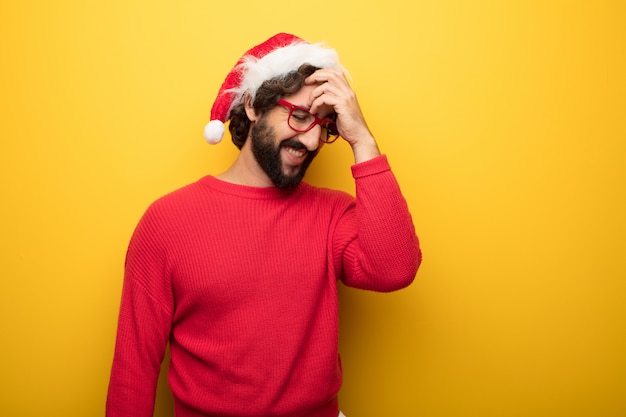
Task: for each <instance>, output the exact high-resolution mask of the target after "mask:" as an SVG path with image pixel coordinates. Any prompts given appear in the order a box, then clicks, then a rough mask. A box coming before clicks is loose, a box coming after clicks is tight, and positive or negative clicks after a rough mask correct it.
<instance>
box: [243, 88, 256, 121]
mask: <svg viewBox="0 0 626 417" xmlns="http://www.w3.org/2000/svg"><path fill="white" fill-rule="evenodd" d="M243 107H244V109H245V110H246V116H248V119H250V121H251V122H256V121H257V119H258V118H259V117H258V115H257V114H256V111H255V110H254V107H252V96H251V95H250V93H246V95H245V96H244V98H243Z"/></svg>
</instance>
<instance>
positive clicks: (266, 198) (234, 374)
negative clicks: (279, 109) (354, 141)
mask: <svg viewBox="0 0 626 417" xmlns="http://www.w3.org/2000/svg"><path fill="white" fill-rule="evenodd" d="M352 172H353V176H354V177H355V179H356V196H357V197H356V203H355V199H354V198H353V197H352V196H350V195H348V194H346V193H343V192H339V191H333V190H329V189H322V188H316V187H313V186H311V185H308V184H306V183H302V184H301V185H300V186H299V187H298V188H297V189H296V190H294V191H292V192H286V191H281V190H278V189H276V188H253V187H246V186H241V185H235V184H230V183H226V182H223V181H220V180H218V179H216V178H214V177H210V176H209V177H205V178H202V179H201V180H199V181H198V182H196V183H193V184H190V185H188V186H186V187H184V188H182V189H179V190H177V191H175V192H173V193H171V194H168V195H166V196H165V197H163V198H161V199H159V200H157V201H156V202H155V203H153V204H152V205H151V206H150V207H149V209H148V210H147V211H146V213H145V214H144V216H143V217H142V219H141V221H140V222H139V224H138V226H137V228H136V230H135V233H134V235H133V237H132V239H131V242H130V245H129V248H128V254H127V259H126V272H125V278H124V288H123V294H122V302H121V308H120V316H119V324H118V334H117V342H116V349H115V357H114V362H113V368H112V372H111V380H110V384H109V393H108V399H107V416H108V417H144V416H145V417H148V416H152V414H153V409H154V401H155V392H156V384H157V380H158V373H159V370H160V363H161V361H162V359H163V356H164V353H165V348H166V345H167V342H168V341H169V342H170V350H171V364H170V367H169V383H170V386H171V388H172V392H173V394H174V398H175V408H176V416H177V417H200V416H205V417H206V416H211V417H213V416H237V417H246V416H250V417H253V416H254V417H261V416H262V417H271V416H275V417H278V416H284V417H336V416H337V414H338V404H337V392H338V391H339V388H340V385H341V379H342V373H341V365H340V361H339V354H338V329H339V321H338V310H339V309H338V299H337V288H336V285H337V280H342V281H343V282H344V283H345V284H346V285H348V286H352V287H357V288H363V289H369V290H374V291H393V290H397V289H400V288H403V287H405V286H407V285H409V284H410V283H411V282H412V280H413V278H414V276H415V274H416V272H417V268H418V266H419V263H420V260H421V254H420V251H419V245H418V240H417V237H416V235H415V230H414V228H413V223H412V221H411V216H410V214H409V212H408V209H407V205H406V202H405V200H404V198H403V197H402V195H401V193H400V189H399V187H398V184H397V182H396V180H395V178H394V176H393V174H392V173H391V170H390V169H389V165H388V163H387V159H386V157H385V156H381V157H378V158H375V159H373V160H370V161H367V162H365V163H362V164H358V165H354V166H353V167H352Z"/></svg>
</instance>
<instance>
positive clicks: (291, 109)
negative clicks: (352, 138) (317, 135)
mask: <svg viewBox="0 0 626 417" xmlns="http://www.w3.org/2000/svg"><path fill="white" fill-rule="evenodd" d="M278 105H279V106H282V107H286V108H287V109H289V116H288V117H287V125H288V126H289V128H291V130H293V131H296V132H299V133H305V132H308V131H309V130H311V129H313V128H314V127H315V126H317V125H320V126H321V127H322V128H325V129H326V138H325V139H322V142H324V143H333V142H334V141H336V140H337V138H339V133H337V135H333V136H334V139H332V140H329V139H328V137H329V134H328V132H329V131H330V129H329V128H328V125H330V124H332V125H334V126H335V129H334V130H335V131H337V132H338V130H337V122H335V121H334V120H333V119H328V118H321V117H317V116H316V115H314V114H313V113H311V112H310V111H309V109H307V108H305V107H302V106H298V105H296V104H293V103H290V102H288V101H287V100H284V99H280V100H278ZM294 110H301V111H303V112H306V113H308V114H310V115H311V116H313V117H314V120H313V123H311V125H310V126H309V127H307V128H306V129H296V128H294V127H293V126H291V123H290V122H289V121H290V120H291V116H292V115H293V112H294Z"/></svg>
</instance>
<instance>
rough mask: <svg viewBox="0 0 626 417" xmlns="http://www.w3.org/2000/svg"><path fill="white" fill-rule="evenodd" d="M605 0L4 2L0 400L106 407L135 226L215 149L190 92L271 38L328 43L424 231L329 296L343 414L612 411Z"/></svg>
mask: <svg viewBox="0 0 626 417" xmlns="http://www.w3.org/2000/svg"><path fill="white" fill-rule="evenodd" d="M625 4H626V3H625V2H621V1H511V2H505V1H452V0H448V1H437V2H430V1H428V2H426V1H419V0H418V1H413V0H404V1H403V0H387V1H371V0H369V1H368V0H355V1H334V2H322V3H315V2H313V3H311V2H278V3H276V2H270V3H267V2H260V1H249V0H241V1H239V2H237V3H236V4H235V3H232V2H226V1H223V2H213V1H205V0H194V1H192V0H188V1H180V2H174V1H172V2H166V1H132V0H130V1H129V0H109V1H106V2H105V1H98V2H95V1H88V0H81V1H78V0H77V1H67V0H65V1H63V0H59V1H43V0H39V1H36V0H31V1H27V0H24V1H13V2H4V3H3V5H2V6H1V8H0V10H1V12H0V16H1V17H0V45H1V59H2V62H1V66H0V96H1V107H0V118H1V123H0V140H1V152H0V178H1V181H2V184H1V186H2V188H1V193H2V204H1V205H0V236H1V244H2V247H1V248H0V249H1V250H0V256H1V258H0V268H1V271H2V272H1V273H2V278H1V284H0V285H1V288H0V314H1V317H2V324H1V327H0V334H1V335H2V336H1V337H2V341H1V343H0V358H1V359H2V367H1V368H2V370H1V372H0V375H1V380H0V384H1V385H0V415H2V416H7V417H14V416H29V417H30V416H37V417H40V416H63V417H74V416H75V417H85V416H97V415H103V408H104V401H105V395H106V388H107V383H108V374H109V369H110V362H111V358H112V352H113V343H114V338H115V327H116V320H117V308H118V303H119V297H120V290H121V283H122V266H123V259H124V253H125V250H126V244H127V242H128V239H129V237H130V234H131V233H132V230H133V228H134V226H135V224H136V222H137V220H138V219H139V217H140V216H141V214H142V212H143V211H144V209H145V208H146V207H147V205H148V204H149V203H150V202H151V201H153V200H154V199H155V198H157V197H159V196H160V195H162V194H164V193H166V192H168V191H171V190H172V189H174V188H177V187H179V186H182V185H184V184H186V183H188V182H191V181H194V180H196V179H197V178H199V177H200V176H202V175H205V174H216V173H219V172H221V171H222V170H223V169H224V168H225V167H227V166H228V165H229V164H230V162H231V161H232V160H233V158H234V157H235V155H236V152H237V151H236V149H235V147H234V146H233V145H232V144H231V143H230V141H229V140H226V141H224V142H223V143H221V144H220V145H218V146H214V147H210V146H208V145H206V144H205V143H204V140H203V138H202V129H203V127H204V124H205V123H206V122H207V121H208V116H209V109H210V105H211V103H212V101H213V99H214V97H215V93H216V91H217V89H218V88H219V86H220V84H221V82H222V80H223V78H224V77H225V75H226V73H227V72H228V70H229V69H230V68H231V67H232V65H233V64H234V63H235V61H236V60H237V59H238V58H239V56H240V55H241V53H243V52H244V51H245V50H246V49H248V48H249V47H251V46H253V45H254V44H256V43H258V42H260V41H262V40H264V39H266V38H267V37H269V36H270V35H273V34H274V33H276V32H278V31H287V32H292V33H296V34H298V35H300V36H301V37H304V38H306V39H309V40H312V41H326V42H328V43H329V44H330V45H332V46H334V47H335V48H336V49H337V50H338V51H339V53H340V54H341V56H342V60H343V62H344V64H345V65H346V67H347V68H349V70H350V72H351V75H352V78H353V82H352V83H353V86H354V88H355V89H356V91H357V94H358V96H359V99H360V102H361V104H362V107H363V110H364V112H365V114H366V116H367V118H368V121H369V124H370V127H371V129H372V130H373V131H374V133H375V135H376V137H377V138H378V140H379V144H380V147H381V148H382V150H383V151H384V152H385V153H387V154H388V156H389V159H390V161H391V163H392V165H393V167H394V169H395V173H396V175H397V177H398V179H399V181H400V183H401V185H402V186H403V190H404V192H405V194H406V197H407V199H408V202H409V206H410V208H411V211H412V213H413V215H414V220H415V224H416V227H417V230H418V232H419V235H420V237H421V240H422V244H423V250H424V264H423V267H422V269H421V270H420V272H419V274H418V279H417V280H416V282H415V283H414V285H412V286H411V287H410V288H408V289H406V290H403V291H400V292H398V293H393V294H384V295H382V294H373V293H367V292H359V291H355V290H349V289H344V288H342V289H341V296H342V314H343V322H342V329H341V330H342V335H341V336H342V339H341V341H342V352H343V358H344V362H343V363H344V368H345V384H344V388H343V390H342V392H341V402H342V408H343V410H344V412H345V413H346V414H347V415H348V417H379V416H409V417H410V416H425V417H440V416H468V417H470V416H472V417H473V416H476V417H479V416H480V417H485V416H493V417H496V416H520V417H521V416H569V417H573V416H606V417H609V416H611V417H613V416H624V415H626V395H624V394H625V393H626V335H625V329H626V306H625V300H624V299H625V297H624V296H625V295H626V284H625V278H626V262H625V259H624V258H625V255H626V253H625V252H626V251H625V247H626V245H625V244H624V236H625V235H626V222H625V220H624V213H625V209H626V204H625V203H626V198H625V190H626V186H625V179H626V118H625V116H626V81H625V75H626V29H624V27H625V26H624V22H625V21H626V6H625ZM350 163H351V155H350V152H349V149H348V147H347V146H346V145H345V143H338V144H334V145H331V146H328V147H326V148H325V149H324V150H323V153H322V155H321V156H320V157H319V158H318V160H317V162H316V164H314V166H313V167H312V169H311V171H310V174H309V176H308V179H309V181H310V182H313V183H315V184H319V185H324V186H331V187H335V188H341V189H344V190H347V191H350V192H352V190H353V186H352V181H351V177H350V173H349V165H350ZM216 215H219V214H216ZM170 410H171V398H170V394H169V392H168V391H167V389H166V388H165V387H163V386H162V387H161V388H160V389H159V399H158V401H157V412H156V415H157V416H159V417H165V416H171V411H170Z"/></svg>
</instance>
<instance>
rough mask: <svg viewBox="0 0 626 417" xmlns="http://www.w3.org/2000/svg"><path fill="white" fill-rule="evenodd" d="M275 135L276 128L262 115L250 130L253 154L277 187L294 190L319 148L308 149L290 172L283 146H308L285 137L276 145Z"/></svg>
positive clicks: (302, 147)
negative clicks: (282, 153) (284, 163)
mask: <svg viewBox="0 0 626 417" xmlns="http://www.w3.org/2000/svg"><path fill="white" fill-rule="evenodd" d="M275 137H276V134H275V132H274V128H272V127H271V126H269V125H268V124H267V121H266V120H265V118H264V117H262V118H261V119H260V120H259V121H257V122H256V123H254V124H253V125H252V128H251V130H250V140H251V145H252V154H253V155H254V157H255V159H256V161H257V163H258V164H259V165H260V166H261V168H262V169H263V171H265V173H266V174H267V176H268V177H269V179H270V180H271V181H272V183H273V184H274V185H275V186H276V187H278V188H280V189H284V190H293V189H294V188H296V187H297V186H298V184H300V182H301V181H302V179H303V178H304V174H305V173H306V170H307V168H308V167H309V165H311V162H312V161H313V159H314V158H315V156H316V155H317V152H318V150H315V151H313V152H309V151H307V156H306V158H305V160H304V161H303V162H302V164H300V165H299V166H297V167H293V168H292V169H290V172H289V173H286V172H285V169H284V168H283V161H282V159H281V156H280V151H281V148H282V147H284V146H289V147H292V148H295V149H304V150H306V146H304V145H303V144H302V143H300V142H299V141H298V140H296V139H293V138H291V139H285V140H283V141H282V142H280V143H279V144H278V145H275V140H274V139H275Z"/></svg>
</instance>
